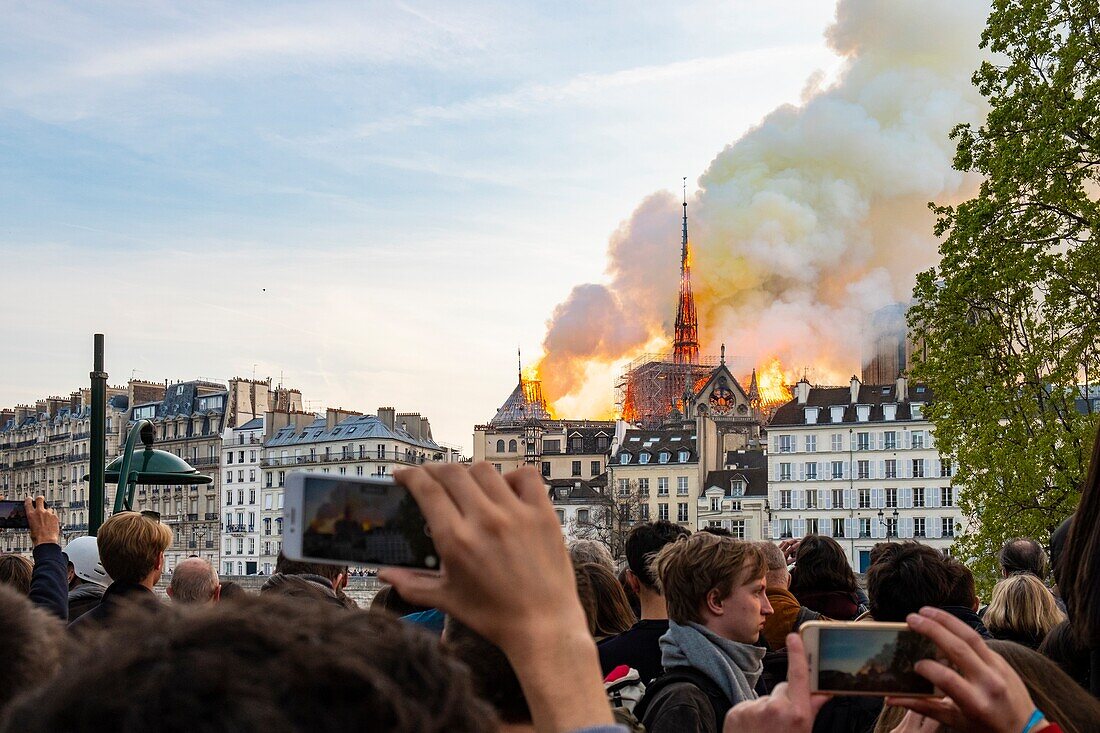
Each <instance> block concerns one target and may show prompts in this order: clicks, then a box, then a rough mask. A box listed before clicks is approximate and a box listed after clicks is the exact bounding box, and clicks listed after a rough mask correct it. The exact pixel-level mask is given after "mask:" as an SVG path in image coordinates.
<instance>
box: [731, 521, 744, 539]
mask: <svg viewBox="0 0 1100 733" xmlns="http://www.w3.org/2000/svg"><path fill="white" fill-rule="evenodd" d="M730 534H732V535H733V538H734V539H735V540H743V539H745V520H744V519H734V520H733V521H732V522H730Z"/></svg>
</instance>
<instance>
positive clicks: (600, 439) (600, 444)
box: [596, 435, 610, 451]
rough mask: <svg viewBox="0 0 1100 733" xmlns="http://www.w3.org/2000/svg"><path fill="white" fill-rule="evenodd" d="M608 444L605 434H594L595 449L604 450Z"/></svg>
mask: <svg viewBox="0 0 1100 733" xmlns="http://www.w3.org/2000/svg"><path fill="white" fill-rule="evenodd" d="M609 445H610V441H609V440H608V437H607V436H606V435H597V436H596V450H599V451H605V450H607V448H608V446H609Z"/></svg>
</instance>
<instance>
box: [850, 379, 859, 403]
mask: <svg viewBox="0 0 1100 733" xmlns="http://www.w3.org/2000/svg"><path fill="white" fill-rule="evenodd" d="M859 387H860V384H859V377H857V376H856V375H854V374H853V375H852V381H851V382H850V383H849V390H850V393H851V397H852V399H851V404H853V405H854V404H855V403H857V402H859Z"/></svg>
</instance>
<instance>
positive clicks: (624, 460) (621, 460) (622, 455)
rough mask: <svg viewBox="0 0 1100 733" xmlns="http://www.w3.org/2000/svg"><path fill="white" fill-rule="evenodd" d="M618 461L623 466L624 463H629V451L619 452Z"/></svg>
mask: <svg viewBox="0 0 1100 733" xmlns="http://www.w3.org/2000/svg"><path fill="white" fill-rule="evenodd" d="M619 463H621V464H622V465H624V466H625V465H626V464H628V463H630V454H629V453H620V454H619Z"/></svg>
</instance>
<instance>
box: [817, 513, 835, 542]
mask: <svg viewBox="0 0 1100 733" xmlns="http://www.w3.org/2000/svg"><path fill="white" fill-rule="evenodd" d="M817 530H818V532H817V533H818V534H820V535H821V536H822V537H832V536H833V520H832V517H825V518H822V519H821V520H820V521H818V523H817Z"/></svg>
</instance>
